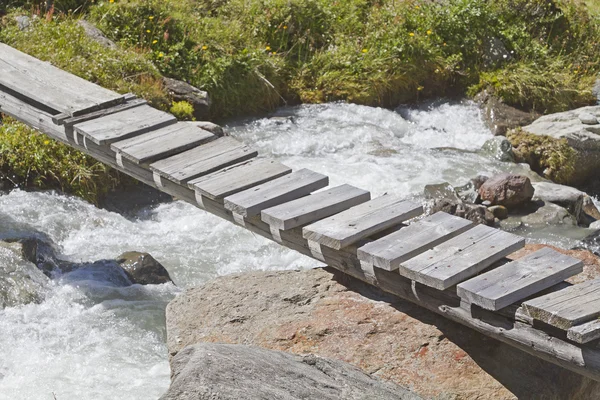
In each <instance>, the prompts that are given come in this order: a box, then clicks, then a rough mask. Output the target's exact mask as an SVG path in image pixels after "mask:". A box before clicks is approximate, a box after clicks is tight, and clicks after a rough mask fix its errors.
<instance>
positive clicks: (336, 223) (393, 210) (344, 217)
mask: <svg viewBox="0 0 600 400" xmlns="http://www.w3.org/2000/svg"><path fill="white" fill-rule="evenodd" d="M422 213H423V207H422V206H421V205H420V204H417V203H414V202H412V201H407V200H403V199H401V198H400V197H398V196H392V195H384V196H381V197H378V198H376V199H373V200H371V201H368V202H366V203H363V204H360V205H358V206H355V207H352V208H350V209H348V210H346V211H343V212H341V213H339V214H336V215H334V216H332V217H329V218H327V219H323V220H321V221H318V222H315V223H314V224H311V225H308V226H305V227H304V228H303V229H302V236H303V237H304V238H305V239H307V240H309V241H313V242H316V243H319V244H321V245H323V246H327V247H331V248H332V249H337V250H339V249H341V248H343V247H346V246H348V245H351V244H353V243H356V242H358V241H359V240H361V239H364V238H366V237H367V236H370V235H372V234H374V233H377V232H381V231H382V230H385V229H387V228H390V227H392V226H394V225H397V224H399V223H401V222H403V221H406V220H408V219H411V218H414V217H416V216H418V215H421V214H422Z"/></svg>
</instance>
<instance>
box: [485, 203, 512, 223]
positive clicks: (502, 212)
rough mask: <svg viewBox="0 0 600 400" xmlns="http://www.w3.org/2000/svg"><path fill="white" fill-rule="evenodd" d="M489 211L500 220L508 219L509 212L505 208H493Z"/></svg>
mask: <svg viewBox="0 0 600 400" xmlns="http://www.w3.org/2000/svg"><path fill="white" fill-rule="evenodd" d="M488 210H490V212H491V213H492V214H494V217H496V218H498V219H499V220H503V219H506V218H508V210H507V209H506V207H504V206H491V207H489V208H488Z"/></svg>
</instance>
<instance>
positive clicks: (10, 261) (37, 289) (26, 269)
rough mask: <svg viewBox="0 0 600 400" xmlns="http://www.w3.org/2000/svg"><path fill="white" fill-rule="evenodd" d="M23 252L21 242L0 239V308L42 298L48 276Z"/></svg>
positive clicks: (38, 300)
mask: <svg viewBox="0 0 600 400" xmlns="http://www.w3.org/2000/svg"><path fill="white" fill-rule="evenodd" d="M23 253H24V250H23V245H22V244H21V243H19V242H13V243H7V242H2V241H0V309H3V308H5V307H15V306H20V305H23V304H27V303H32V302H40V301H41V300H43V298H44V295H45V293H46V288H47V284H48V278H47V277H46V276H45V275H44V274H43V273H42V272H41V271H40V270H39V269H38V268H37V267H36V266H35V264H33V263H31V262H29V261H27V260H25V259H24V258H23Z"/></svg>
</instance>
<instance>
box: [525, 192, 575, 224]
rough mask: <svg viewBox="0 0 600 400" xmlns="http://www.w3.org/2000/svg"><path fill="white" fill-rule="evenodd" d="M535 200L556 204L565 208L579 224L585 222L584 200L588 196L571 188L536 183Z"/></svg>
mask: <svg viewBox="0 0 600 400" xmlns="http://www.w3.org/2000/svg"><path fill="white" fill-rule="evenodd" d="M533 188H534V190H535V192H534V194H533V198H534V199H539V200H543V201H544V202H550V203H554V204H556V205H559V206H561V207H563V208H565V209H566V210H567V211H568V212H569V213H570V214H571V215H572V216H573V217H575V219H576V220H577V222H579V223H582V224H583V223H584V222H585V215H584V212H583V199H584V197H585V196H586V194H585V193H584V192H582V191H580V190H577V189H575V188H572V187H570V186H565V185H559V184H557V183H552V182H535V183H533Z"/></svg>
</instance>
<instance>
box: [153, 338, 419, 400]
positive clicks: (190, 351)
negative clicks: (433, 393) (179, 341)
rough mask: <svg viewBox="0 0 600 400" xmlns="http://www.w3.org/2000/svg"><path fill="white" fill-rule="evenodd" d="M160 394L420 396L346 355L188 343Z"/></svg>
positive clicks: (233, 399)
mask: <svg viewBox="0 0 600 400" xmlns="http://www.w3.org/2000/svg"><path fill="white" fill-rule="evenodd" d="M171 368H172V373H171V378H172V379H171V387H170V388H169V390H168V391H167V393H165V394H164V395H163V396H162V397H161V398H160V400H192V399H193V400H204V399H206V400H209V399H210V400H226V399H227V400H254V399H270V400H300V399H319V400H339V399H344V400H359V399H360V400H379V399H380V400H401V399H402V400H418V399H420V397H419V396H417V395H415V394H413V393H411V392H409V391H408V390H407V389H405V388H403V387H401V386H398V385H395V384H393V383H387V382H383V381H380V380H378V379H376V378H373V377H370V376H368V375H366V374H364V373H363V372H361V371H360V370H359V369H357V368H355V367H353V366H351V365H349V364H346V363H344V362H341V361H335V360H330V359H327V358H321V357H317V356H314V355H308V356H298V355H293V354H289V353H283V352H280V351H274V350H267V349H263V348H259V347H251V346H244V345H234V344H216V343H201V344H196V345H191V346H187V347H185V348H184V349H183V350H181V351H180V352H179V353H177V355H176V356H175V357H174V358H173V360H172V361H171Z"/></svg>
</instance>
